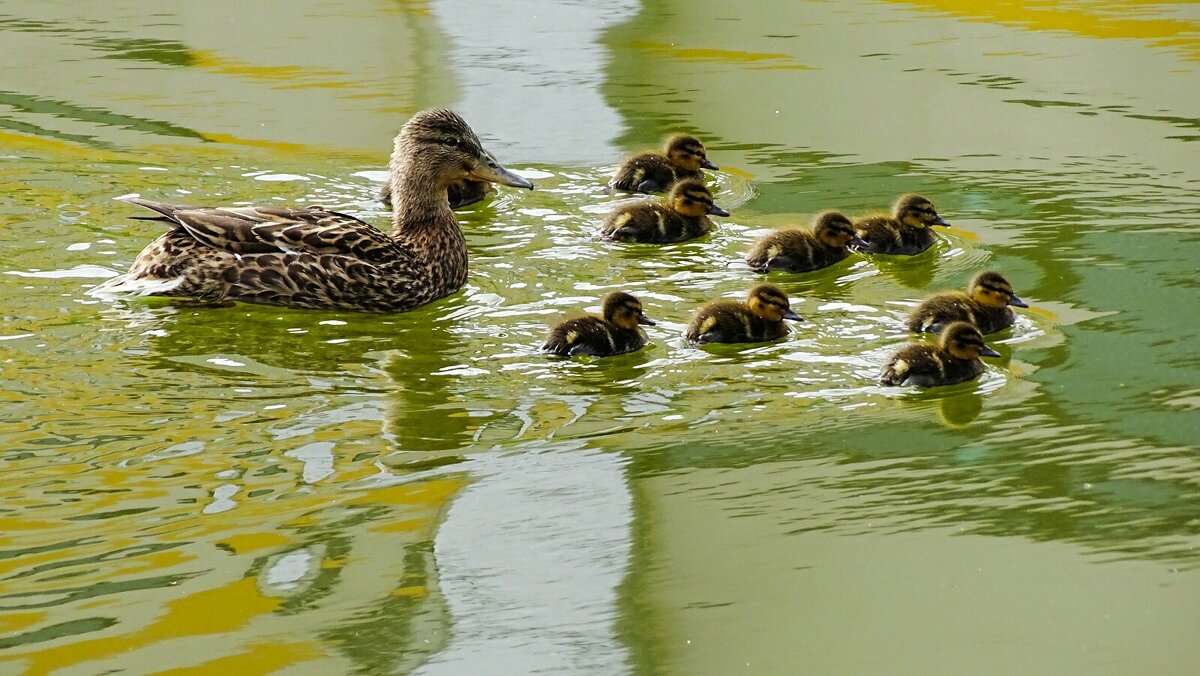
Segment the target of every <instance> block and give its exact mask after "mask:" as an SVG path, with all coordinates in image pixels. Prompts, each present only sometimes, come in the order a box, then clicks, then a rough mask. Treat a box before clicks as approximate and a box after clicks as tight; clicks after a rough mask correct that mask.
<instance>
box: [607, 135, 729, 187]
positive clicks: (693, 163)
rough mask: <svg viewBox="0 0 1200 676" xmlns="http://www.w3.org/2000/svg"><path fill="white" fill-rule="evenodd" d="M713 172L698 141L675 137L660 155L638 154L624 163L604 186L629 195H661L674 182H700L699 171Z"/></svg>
mask: <svg viewBox="0 0 1200 676" xmlns="http://www.w3.org/2000/svg"><path fill="white" fill-rule="evenodd" d="M716 168H717V165H715V164H713V163H712V162H710V161H709V160H708V156H707V152H706V151H705V150H704V144H702V143H700V141H699V139H697V138H696V137H695V136H688V135H686V134H676V135H675V136H672V137H671V138H669V139H667V142H666V144H665V145H664V146H663V151H662V152H661V153H657V152H650V153H641V154H638V155H634V156H633V157H630V158H629V159H627V160H625V162H623V163H622V164H621V166H620V167H618V168H617V173H616V174H615V175H614V176H613V179H612V181H610V182H609V184H608V185H609V187H611V188H614V189H616V190H626V191H629V192H644V193H652V192H665V191H666V190H668V189H670V188H671V186H672V185H674V184H675V183H677V182H678V181H683V180H686V179H703V178H704V172H702V171H700V170H701V169H716Z"/></svg>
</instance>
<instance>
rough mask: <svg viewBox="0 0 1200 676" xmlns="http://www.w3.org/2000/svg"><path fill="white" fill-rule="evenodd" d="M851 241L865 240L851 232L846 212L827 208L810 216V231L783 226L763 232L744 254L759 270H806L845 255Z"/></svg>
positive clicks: (820, 266) (748, 262)
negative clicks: (782, 227)
mask: <svg viewBox="0 0 1200 676" xmlns="http://www.w3.org/2000/svg"><path fill="white" fill-rule="evenodd" d="M851 244H857V245H860V246H865V244H866V243H865V242H863V241H862V240H860V239H858V237H857V236H856V235H855V234H854V226H853V224H851V223H850V219H849V218H847V217H846V215H845V214H843V213H841V212H839V211H826V212H823V213H821V214H818V215H817V217H816V219H814V220H813V229H812V230H811V231H810V230H802V229H800V228H785V229H783V230H776V231H775V232H772V233H770V234H768V235H765V236H763V237H762V238H761V239H759V240H758V242H756V243H755V244H754V248H753V249H751V250H750V254H749V255H747V256H746V263H747V264H749V265H750V267H752V268H754V269H755V270H757V271H759V272H767V271H768V270H781V271H783V272H809V271H812V270H819V269H821V268H824V267H828V266H830V265H833V264H834V263H837V262H838V261H840V260H842V259H844V258H846V256H848V255H849V254H850V250H849V249H848V248H847V247H849V246H850V245H851Z"/></svg>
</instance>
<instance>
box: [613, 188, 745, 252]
mask: <svg viewBox="0 0 1200 676" xmlns="http://www.w3.org/2000/svg"><path fill="white" fill-rule="evenodd" d="M708 214H714V215H716V216H728V215H729V212H728V211H725V210H724V209H722V208H721V207H719V206H717V205H716V204H714V203H713V195H712V192H710V191H709V189H708V188H707V187H706V186H705V185H704V183H702V182H700V181H694V180H688V181H681V182H679V183H676V184H675V187H674V188H672V189H671V193H670V194H669V195H667V199H666V200H665V201H663V202H649V201H641V202H637V203H635V204H628V205H625V206H622V207H620V208H618V209H616V210H615V211H613V212H612V213H610V214H609V215H608V217H607V218H605V219H604V226H603V227H602V228H601V230H600V234H601V235H603V236H604V237H606V238H608V239H615V240H618V241H622V242H654V243H667V242H682V241H683V240H685V239H692V238H694V237H699V236H701V235H703V234H704V233H706V232H708V231H709V230H711V229H712V227H713V223H712V221H710V220H708Z"/></svg>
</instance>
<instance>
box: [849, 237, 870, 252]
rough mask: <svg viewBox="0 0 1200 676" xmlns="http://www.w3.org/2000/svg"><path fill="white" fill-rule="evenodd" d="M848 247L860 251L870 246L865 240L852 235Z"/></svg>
mask: <svg viewBox="0 0 1200 676" xmlns="http://www.w3.org/2000/svg"><path fill="white" fill-rule="evenodd" d="M850 246H852V247H854V248H855V249H859V250H862V249H866V248H867V247H868V246H870V244H867V240H865V239H863V238H862V237H859V236H858V235H854V236H853V237H851V238H850Z"/></svg>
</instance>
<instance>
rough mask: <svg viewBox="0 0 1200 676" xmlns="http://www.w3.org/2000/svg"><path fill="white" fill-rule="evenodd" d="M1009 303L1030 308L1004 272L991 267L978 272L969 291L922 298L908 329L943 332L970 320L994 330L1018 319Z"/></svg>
mask: <svg viewBox="0 0 1200 676" xmlns="http://www.w3.org/2000/svg"><path fill="white" fill-rule="evenodd" d="M1010 306H1013V307H1029V305H1028V304H1026V303H1025V301H1023V300H1021V299H1020V298H1018V297H1017V295H1016V294H1015V293H1013V288H1012V284H1009V283H1008V280H1007V279H1005V278H1004V275H1002V274H1000V273H999V272H992V271H990V270H989V271H987V272H981V273H979V274H978V275H975V278H974V279H972V280H971V284H970V285H969V286H968V287H967V292H966V293H963V292H962V291H949V292H946V293H938V294H934V295H932V296H930V297H928V298H926V299H925V300H923V301H921V304H920V305H918V306H917V307H915V308H913V311H912V312H911V313H910V314H909V315H908V322H907V324H906V325H907V326H908V330H909V331H918V332H925V333H941V332H942V329H944V328H946V326H947V325H949V324H950V323H952V322H969V323H971V324H974V325H975V326H976V327H978V328H979V330H980V331H981V332H983V333H984V334H988V333H995V332H997V331H1001V330H1003V329H1006V328H1008V327H1010V326H1012V325H1013V322H1015V321H1016V319H1017V316H1016V313H1014V312H1013V311H1012V307H1010Z"/></svg>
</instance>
